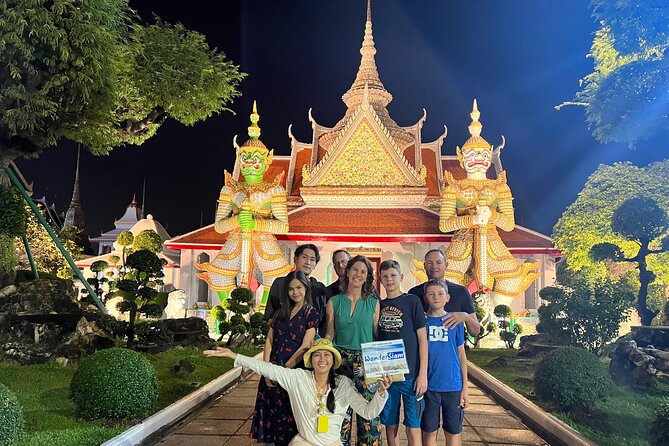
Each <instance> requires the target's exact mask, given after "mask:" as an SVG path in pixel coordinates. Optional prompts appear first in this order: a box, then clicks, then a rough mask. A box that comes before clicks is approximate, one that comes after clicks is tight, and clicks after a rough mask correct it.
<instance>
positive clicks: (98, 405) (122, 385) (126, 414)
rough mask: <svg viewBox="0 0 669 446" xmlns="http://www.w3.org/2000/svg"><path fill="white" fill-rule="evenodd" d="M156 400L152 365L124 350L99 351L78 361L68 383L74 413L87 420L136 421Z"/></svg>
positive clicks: (156, 394) (139, 356)
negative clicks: (112, 419) (127, 419)
mask: <svg viewBox="0 0 669 446" xmlns="http://www.w3.org/2000/svg"><path fill="white" fill-rule="evenodd" d="M157 397H158V382H157V380H156V371H155V369H154V368H153V365H151V363H150V362H149V361H148V360H147V359H146V358H144V357H143V356H142V355H141V354H139V353H137V352H135V351H132V350H127V349H123V348H110V349H107V350H100V351H98V352H96V353H95V354H93V355H91V356H90V357H89V358H87V359H85V360H83V361H81V363H80V365H79V367H78V368H77V371H76V372H75V373H74V376H73V377H72V383H71V384H70V398H72V400H73V401H74V404H75V406H76V407H77V414H78V415H79V416H80V417H82V418H86V419H96V418H137V417H139V416H141V415H143V414H144V413H146V411H148V410H149V409H151V407H153V405H154V404H155V402H156V399H157Z"/></svg>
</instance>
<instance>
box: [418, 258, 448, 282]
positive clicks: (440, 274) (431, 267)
mask: <svg viewBox="0 0 669 446" xmlns="http://www.w3.org/2000/svg"><path fill="white" fill-rule="evenodd" d="M423 267H424V268H425V273H426V274H427V277H428V278H429V279H443V278H444V274H445V273H446V259H444V255H443V254H442V253H441V252H439V251H433V252H431V253H429V254H428V255H426V256H425V263H424V264H423Z"/></svg>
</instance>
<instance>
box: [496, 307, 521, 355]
mask: <svg viewBox="0 0 669 446" xmlns="http://www.w3.org/2000/svg"><path fill="white" fill-rule="evenodd" d="M493 314H494V315H495V316H497V317H498V318H500V319H501V320H500V321H498V322H497V325H498V326H499V328H500V330H501V331H500V332H499V338H500V339H501V340H502V341H504V344H506V348H513V346H514V344H515V343H516V338H518V335H519V334H521V333H522V332H523V327H522V325H520V324H519V323H517V322H516V321H515V320H514V319H513V318H512V312H511V307H510V306H508V305H497V306H496V307H495V308H494V309H493Z"/></svg>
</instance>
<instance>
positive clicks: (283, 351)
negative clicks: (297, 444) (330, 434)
mask: <svg viewBox="0 0 669 446" xmlns="http://www.w3.org/2000/svg"><path fill="white" fill-rule="evenodd" d="M319 321H320V315H319V313H318V311H317V310H316V309H315V308H314V307H312V306H310V305H304V307H302V309H301V310H300V311H298V312H297V314H295V316H293V317H292V318H291V319H290V320H289V321H288V322H280V321H277V320H275V319H272V321H270V326H271V327H272V329H273V331H274V333H273V339H272V352H271V354H270V357H269V361H270V362H271V363H272V364H278V365H284V364H285V363H286V361H288V360H289V359H290V357H291V356H293V354H294V353H295V351H296V350H297V349H299V348H300V346H301V345H302V340H303V339H304V334H305V333H306V332H307V330H309V329H310V328H314V329H318V323H319ZM296 367H300V368H302V367H303V363H302V362H300V363H299V364H298V365H297V366H296ZM295 435H297V426H296V425H295V420H294V419H293V411H292V409H291V407H290V399H289V398H288V393H287V392H286V391H285V390H284V389H282V388H281V387H279V386H276V387H268V386H267V384H266V383H265V379H264V378H262V377H261V378H260V382H259V384H258V395H257V397H256V405H255V410H254V412H253V421H252V422H251V438H255V439H256V440H257V441H258V443H274V444H275V445H276V446H285V445H287V444H288V443H290V440H292V439H293V437H294V436H295Z"/></svg>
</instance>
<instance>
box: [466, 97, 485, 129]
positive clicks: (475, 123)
mask: <svg viewBox="0 0 669 446" xmlns="http://www.w3.org/2000/svg"><path fill="white" fill-rule="evenodd" d="M469 116H471V118H472V123H471V124H469V134H470V135H472V136H481V130H482V129H483V124H481V123H480V122H479V118H480V117H481V112H479V107H478V104H477V102H476V99H474V106H473V107H472V112H471V113H470V114H469Z"/></svg>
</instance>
